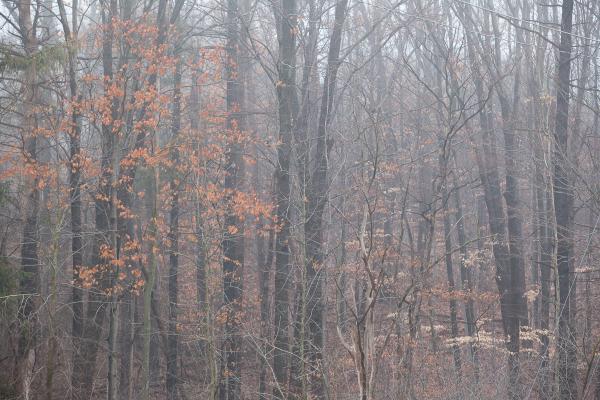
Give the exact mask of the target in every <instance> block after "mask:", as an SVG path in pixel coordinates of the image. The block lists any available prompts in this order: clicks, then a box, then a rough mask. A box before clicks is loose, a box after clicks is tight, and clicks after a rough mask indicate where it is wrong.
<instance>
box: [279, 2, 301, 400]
mask: <svg viewBox="0 0 600 400" xmlns="http://www.w3.org/2000/svg"><path fill="white" fill-rule="evenodd" d="M276 4H280V6H281V8H278V7H275V10H274V12H275V19H276V21H278V26H277V40H278V44H279V60H278V62H277V73H278V78H279V80H278V84H277V103H278V113H279V141H280V145H279V147H278V148H277V165H276V179H275V180H276V182H275V185H276V186H275V201H276V217H277V224H278V231H277V237H276V240H275V288H274V302H275V305H274V308H275V315H274V317H275V321H274V328H273V329H274V330H273V334H274V337H273V341H274V349H273V372H274V375H275V382H274V384H275V386H274V388H273V396H274V398H276V399H284V398H286V394H285V390H286V385H287V381H288V372H289V357H288V352H289V312H290V288H291V281H292V279H291V265H290V243H289V239H290V215H289V209H290V195H291V185H290V158H291V156H292V135H293V132H294V121H295V120H296V116H297V114H298V98H297V93H296V31H297V26H298V25H297V13H296V0H281V2H280V3H276Z"/></svg>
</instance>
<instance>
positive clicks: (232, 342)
mask: <svg viewBox="0 0 600 400" xmlns="http://www.w3.org/2000/svg"><path fill="white" fill-rule="evenodd" d="M241 25H242V24H241V15H240V5H239V4H238V0H228V1H227V47H226V50H227V58H228V59H227V64H226V68H225V74H226V79H227V94H226V102H227V130H228V132H229V136H230V137H229V139H228V141H229V142H228V144H227V146H228V148H227V156H226V157H227V161H226V176H225V185H224V186H225V191H226V196H227V198H228V202H229V203H228V207H229V209H228V211H227V214H226V216H225V231H224V233H223V242H222V247H223V301H224V307H225V312H226V319H225V339H224V342H223V345H222V357H223V359H224V363H223V366H222V368H221V370H222V371H221V377H220V382H219V399H221V400H238V399H240V398H241V379H242V373H241V372H242V371H241V361H242V360H241V352H242V335H241V334H240V324H241V319H242V294H243V292H242V286H243V271H244V222H243V220H242V219H241V217H240V215H238V214H236V211H235V210H234V209H233V204H232V202H233V200H234V196H235V192H236V191H240V190H243V180H244V160H243V143H242V141H243V139H242V138H241V135H243V134H244V130H245V117H244V114H243V113H244V104H243V103H244V78H243V73H244V71H243V70H242V68H241V62H242V60H241V55H240V47H241V46H242V45H243V43H242V37H241V29H242V28H241Z"/></svg>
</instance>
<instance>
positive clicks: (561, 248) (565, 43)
mask: <svg viewBox="0 0 600 400" xmlns="http://www.w3.org/2000/svg"><path fill="white" fill-rule="evenodd" d="M560 26H561V35H560V46H559V49H558V50H559V60H558V80H557V83H556V84H557V93H556V126H555V130H554V154H553V159H552V164H553V168H554V177H553V185H554V215H555V217H556V230H557V231H556V235H557V238H558V242H557V249H556V263H557V266H558V287H559V290H560V299H559V300H560V303H559V304H560V312H559V313H558V316H559V320H558V339H557V354H558V384H559V392H558V393H559V397H560V399H561V400H565V399H576V398H577V353H576V343H575V329H574V320H575V312H576V307H575V303H576V302H575V300H576V288H575V277H574V275H573V271H572V258H573V237H572V235H573V234H572V232H571V229H572V227H573V201H574V195H573V187H572V185H571V182H570V177H569V175H570V174H569V165H570V162H569V159H570V158H569V155H568V136H569V133H568V130H569V90H570V75H571V49H572V37H571V31H572V26H573V0H563V2H562V17H561V25H560Z"/></svg>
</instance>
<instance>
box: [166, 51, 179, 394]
mask: <svg viewBox="0 0 600 400" xmlns="http://www.w3.org/2000/svg"><path fill="white" fill-rule="evenodd" d="M175 68H176V69H175V77H174V80H173V85H174V91H173V112H172V116H171V118H172V121H171V138H172V139H171V141H172V146H173V148H172V150H171V161H172V163H173V166H174V168H173V170H172V174H171V176H170V182H169V185H170V190H171V210H170V212H169V219H170V226H169V234H168V242H169V246H170V249H169V327H168V335H167V379H166V387H167V399H169V400H176V399H178V398H179V396H178V388H177V387H178V385H177V382H178V380H179V376H178V371H177V365H178V347H179V334H178V333H177V307H178V296H179V290H178V286H177V281H178V272H179V187H180V183H179V179H180V178H179V177H178V176H177V166H178V165H179V148H178V142H177V138H178V136H179V131H180V129H181V75H182V72H181V61H177V65H176V67H175Z"/></svg>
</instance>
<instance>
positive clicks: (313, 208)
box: [304, 0, 348, 398]
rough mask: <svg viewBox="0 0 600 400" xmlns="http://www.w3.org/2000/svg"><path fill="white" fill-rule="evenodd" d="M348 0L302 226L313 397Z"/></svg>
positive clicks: (318, 387) (319, 376)
mask: <svg viewBox="0 0 600 400" xmlns="http://www.w3.org/2000/svg"><path fill="white" fill-rule="evenodd" d="M347 6H348V0H339V1H338V2H337V3H336V6H335V19H334V23H333V31H332V33H331V41H330V44H329V53H328V55H327V72H326V75H325V81H324V83H323V97H322V99H321V110H320V113H319V122H318V128H317V147H316V159H315V162H316V165H315V169H314V171H313V172H312V173H311V175H310V178H309V188H308V191H307V193H306V197H307V198H308V210H307V214H306V215H307V220H306V223H305V225H304V229H305V238H306V239H305V240H306V274H305V279H306V284H305V287H306V290H307V293H306V299H307V304H306V306H305V307H304V312H305V317H304V321H305V323H306V324H307V326H308V343H307V346H306V351H307V353H308V362H309V369H308V370H307V373H308V374H309V376H311V377H312V379H311V392H312V393H311V394H312V396H314V397H316V398H323V397H324V396H325V389H326V388H325V380H324V373H325V371H324V369H323V365H322V364H323V310H324V304H323V302H324V299H323V282H324V278H325V265H324V262H325V255H324V249H323V211H324V209H325V205H326V204H327V199H328V192H329V182H328V168H329V161H328V159H329V153H330V152H331V148H332V147H333V138H332V137H331V136H330V135H329V134H328V129H329V123H330V121H331V118H332V115H333V99H334V96H335V89H336V84H337V73H338V69H339V66H340V48H341V45H342V34H343V30H342V29H343V26H344V21H345V19H346V9H347Z"/></svg>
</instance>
